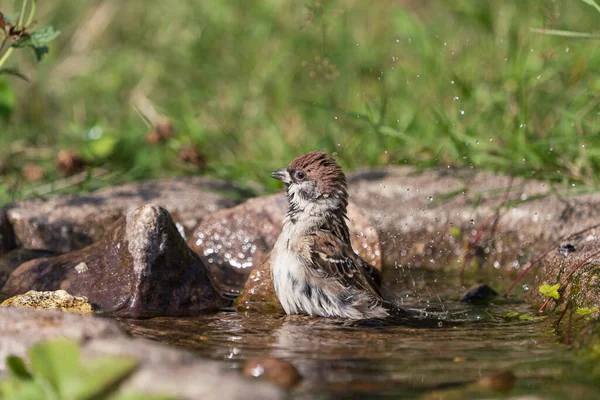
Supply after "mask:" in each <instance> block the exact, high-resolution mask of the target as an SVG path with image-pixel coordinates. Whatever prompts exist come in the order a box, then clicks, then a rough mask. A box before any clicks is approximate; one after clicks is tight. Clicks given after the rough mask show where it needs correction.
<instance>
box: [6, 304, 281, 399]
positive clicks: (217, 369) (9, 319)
mask: <svg viewBox="0 0 600 400" xmlns="http://www.w3.org/2000/svg"><path fill="white" fill-rule="evenodd" d="M56 338H67V339H72V340H75V341H77V342H78V343H79V344H80V345H81V346H82V358H83V361H82V362H83V363H84V364H85V363H86V362H88V361H89V360H93V359H95V358H97V357H99V356H124V357H133V358H135V359H136V360H137V361H138V362H139V367H138V368H137V369H136V370H135V372H134V373H133V375H132V376H130V377H129V378H128V379H127V380H126V381H125V382H123V383H122V385H121V386H120V392H121V393H128V392H129V393H130V392H135V393H140V394H146V395H163V396H164V395H169V396H172V397H174V398H178V399H198V398H202V399H215V400H216V399H222V398H225V399H241V400H246V399H248V398H257V399H279V398H281V397H282V396H283V393H282V392H281V390H280V389H278V388H277V387H276V386H274V385H271V384H269V383H267V382H261V381H253V380H250V379H247V378H245V377H243V376H242V375H241V374H239V373H236V372H233V371H228V370H227V369H226V368H225V367H224V365H223V364H221V363H219V362H217V361H212V360H203V359H200V358H198V357H196V356H195V355H194V354H193V353H191V352H187V351H183V350H179V349H176V348H170V347H167V346H164V345H161V344H158V343H156V342H153V341H148V340H144V339H131V338H130V337H129V336H128V335H125V334H124V333H123V332H122V331H121V330H120V329H119V328H118V327H117V325H116V322H115V321H112V320H110V319H106V318H96V317H90V316H81V315H75V314H68V313H60V312H52V311H37V310H28V309H19V308H0V378H2V375H3V374H4V375H5V374H6V372H5V364H4V362H5V359H6V356H8V355H17V356H20V357H23V356H25V355H26V354H27V350H28V349H29V348H31V347H32V346H33V345H34V344H36V343H38V342H40V341H44V340H50V339H56Z"/></svg>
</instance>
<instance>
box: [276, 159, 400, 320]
mask: <svg viewBox="0 0 600 400" xmlns="http://www.w3.org/2000/svg"><path fill="white" fill-rule="evenodd" d="M271 177H273V178H275V179H278V180H280V181H282V182H283V183H284V184H285V191H286V195H287V199H288V211H287V214H286V216H285V219H284V221H283V228H282V231H281V234H280V235H279V238H278V239H277V242H276V243H275V246H274V247H273V250H272V252H271V254H270V264H271V277H272V278H273V284H274V286H275V292H276V294H277V297H278V299H279V301H280V302H281V305H282V306H283V309H284V310H285V312H286V314H308V315H314V316H323V317H340V318H346V319H353V320H360V319H372V318H385V317H387V316H388V309H387V307H386V306H385V304H386V302H385V301H384V299H383V297H382V294H381V291H380V288H379V284H380V275H379V271H377V270H376V269H375V268H374V267H373V266H372V265H371V264H369V263H367V262H366V261H365V260H363V259H362V258H361V257H360V256H359V255H358V254H356V253H355V252H354V250H353V249H352V244H351V242H350V232H349V231H348V225H347V224H346V219H347V216H346V208H347V206H348V192H347V189H346V186H347V183H346V175H345V174H344V171H343V170H342V168H341V167H340V166H339V165H338V163H337V162H336V161H335V160H334V159H333V158H331V157H329V156H328V155H327V153H325V152H324V151H312V152H310V153H306V154H303V155H301V156H299V157H297V158H295V159H294V160H292V162H290V164H289V165H288V167H287V168H284V169H281V170H278V171H275V172H272V173H271Z"/></svg>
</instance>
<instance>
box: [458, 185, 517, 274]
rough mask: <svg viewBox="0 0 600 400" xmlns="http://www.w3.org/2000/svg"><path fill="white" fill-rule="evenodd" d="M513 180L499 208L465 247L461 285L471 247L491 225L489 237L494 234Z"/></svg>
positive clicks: (469, 258)
mask: <svg viewBox="0 0 600 400" xmlns="http://www.w3.org/2000/svg"><path fill="white" fill-rule="evenodd" d="M513 180H514V178H513V177H511V178H510V182H509V183H508V187H507V188H506V190H505V192H504V199H503V200H502V203H501V204H500V206H499V207H498V208H497V209H496V211H495V212H494V214H493V215H492V216H490V217H489V218H488V219H487V220H486V221H485V222H484V223H483V225H482V226H481V229H478V230H477V234H476V235H475V236H473V237H472V238H471V240H470V241H469V242H467V245H466V246H465V247H466V248H465V250H464V251H465V256H464V258H463V265H462V266H461V268H460V274H459V276H460V284H461V285H462V284H463V283H464V276H465V269H466V268H467V265H468V264H469V261H470V260H471V250H472V249H473V246H475V245H476V244H477V242H478V241H479V239H481V237H482V236H483V234H484V233H485V232H486V231H487V230H488V228H489V226H490V225H492V231H491V234H490V235H491V236H492V237H493V236H494V234H495V232H496V228H497V226H498V221H499V220H500V210H502V209H503V207H504V205H505V204H506V202H507V201H508V196H509V195H510V191H511V189H512V185H513Z"/></svg>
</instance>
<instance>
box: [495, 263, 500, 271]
mask: <svg viewBox="0 0 600 400" xmlns="http://www.w3.org/2000/svg"><path fill="white" fill-rule="evenodd" d="M494 268H496V269H500V263H499V262H498V261H494Z"/></svg>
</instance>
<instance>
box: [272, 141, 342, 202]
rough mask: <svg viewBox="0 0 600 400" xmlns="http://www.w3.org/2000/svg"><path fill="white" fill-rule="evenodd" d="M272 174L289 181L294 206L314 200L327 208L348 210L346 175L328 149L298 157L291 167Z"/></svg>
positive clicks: (289, 196) (291, 200)
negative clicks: (329, 154)
mask: <svg viewBox="0 0 600 400" xmlns="http://www.w3.org/2000/svg"><path fill="white" fill-rule="evenodd" d="M271 177H273V178H275V179H278V180H280V181H282V182H283V183H285V188H286V192H287V195H288V199H289V202H290V207H291V208H293V207H296V208H298V209H301V210H303V209H305V208H306V207H305V206H306V205H308V204H311V205H319V208H322V209H323V211H332V210H336V209H341V210H342V211H343V212H345V211H346V206H347V205H348V192H347V191H346V175H345V174H344V171H343V170H342V167H340V166H339V164H338V163H337V162H336V161H335V160H334V159H333V158H331V157H329V156H328V155H327V153H325V152H324V151H320V150H316V151H311V152H310V153H306V154H303V155H301V156H299V157H296V158H295V159H293V160H292V162H290V164H289V165H288V167H287V168H284V169H280V170H278V171H275V172H272V173H271ZM313 208H314V207H313Z"/></svg>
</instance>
